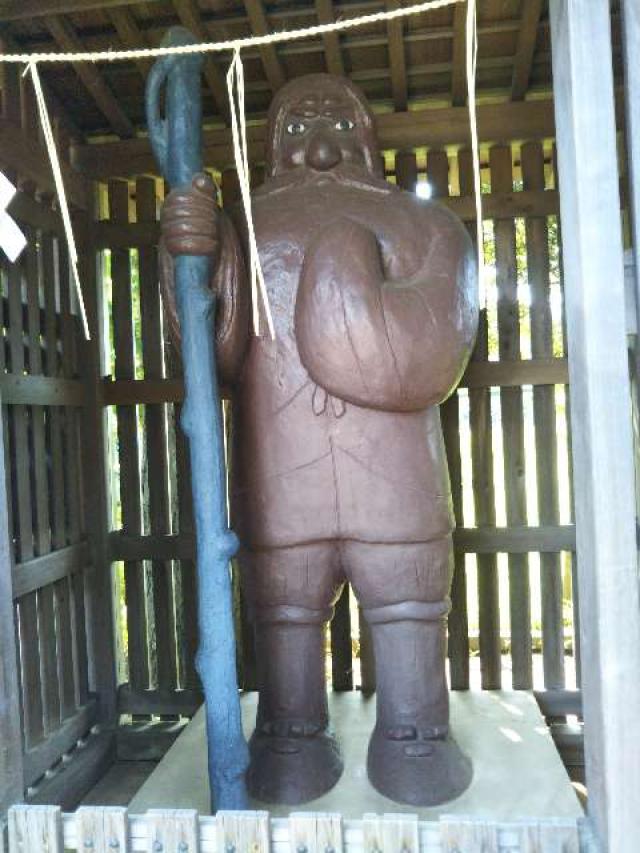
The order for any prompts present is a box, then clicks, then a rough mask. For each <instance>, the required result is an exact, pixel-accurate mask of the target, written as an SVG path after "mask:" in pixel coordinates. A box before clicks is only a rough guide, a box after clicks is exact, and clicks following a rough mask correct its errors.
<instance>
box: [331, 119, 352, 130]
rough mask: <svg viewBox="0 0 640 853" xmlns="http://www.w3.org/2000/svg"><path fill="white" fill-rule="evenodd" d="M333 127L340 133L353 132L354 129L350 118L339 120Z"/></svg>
mask: <svg viewBox="0 0 640 853" xmlns="http://www.w3.org/2000/svg"><path fill="white" fill-rule="evenodd" d="M334 127H335V129H336V130H342V131H345V130H353V128H354V127H355V124H354V123H353V122H352V121H351V119H350V118H340V119H338V121H337V122H336V123H335V124H334Z"/></svg>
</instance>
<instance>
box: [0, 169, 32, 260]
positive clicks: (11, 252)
mask: <svg viewBox="0 0 640 853" xmlns="http://www.w3.org/2000/svg"><path fill="white" fill-rule="evenodd" d="M16 193H17V190H16V188H15V187H14V185H13V184H12V183H11V181H10V180H9V179H8V178H7V177H6V176H5V175H3V174H2V172H0V249H2V251H3V252H4V253H5V255H6V256H7V257H8V258H9V260H10V261H11V263H15V261H17V260H18V258H19V257H20V254H21V252H22V250H23V249H24V247H25V246H26V245H27V240H26V238H25V236H24V234H23V233H22V231H21V230H20V229H19V228H18V226H17V225H16V223H15V222H14V221H13V219H12V218H11V216H10V215H9V214H8V213H7V208H8V207H9V203H10V202H11V199H12V198H13V197H14V196H15V194H16Z"/></svg>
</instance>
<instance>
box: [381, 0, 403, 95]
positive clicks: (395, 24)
mask: <svg viewBox="0 0 640 853" xmlns="http://www.w3.org/2000/svg"><path fill="white" fill-rule="evenodd" d="M401 5H402V4H401V2H400V0H387V3H386V6H387V10H388V11H392V10H394V9H398V8H399V7H400V6H401ZM387 36H388V38H389V68H390V69H391V91H392V93H393V106H394V107H395V109H396V110H398V112H402V110H406V108H407V102H408V94H409V89H408V85H407V62H406V58H405V54H404V21H403V20H402V18H396V19H395V20H390V21H387Z"/></svg>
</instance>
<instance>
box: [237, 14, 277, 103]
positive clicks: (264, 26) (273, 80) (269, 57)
mask: <svg viewBox="0 0 640 853" xmlns="http://www.w3.org/2000/svg"><path fill="white" fill-rule="evenodd" d="M244 7H245V9H246V10H247V17H248V18H249V26H250V27H251V32H252V33H253V35H254V36H265V35H267V33H268V32H270V29H271V28H270V27H269V22H268V20H267V13H266V12H265V10H264V4H263V2H262V0H244ZM260 56H261V57H262V65H263V66H264V73H265V74H266V75H267V80H268V81H269V85H270V86H271V90H272V91H273V92H277V91H278V89H280V88H281V87H282V86H284V84H285V83H286V82H287V75H286V74H285V72H284V67H283V65H282V62H281V61H280V57H279V56H278V53H277V51H276V49H275V46H274V45H272V44H265V45H263V46H262V47H260Z"/></svg>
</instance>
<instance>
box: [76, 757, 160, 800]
mask: <svg viewBox="0 0 640 853" xmlns="http://www.w3.org/2000/svg"><path fill="white" fill-rule="evenodd" d="M156 766H157V762H156V761H116V762H115V764H113V765H112V766H111V767H110V768H109V770H107V772H106V773H105V775H104V776H103V777H102V779H100V781H99V782H98V783H97V785H94V787H93V788H92V789H91V790H90V791H89V792H88V793H87V795H86V796H85V798H84V799H83V800H82V802H81V804H80V805H83V806H128V805H129V803H130V802H131V800H132V799H133V797H134V796H135V795H136V793H137V791H138V789H139V788H140V787H141V786H142V785H143V783H144V782H145V781H146V780H147V778H148V777H149V776H150V775H151V773H153V771H154V770H155V768H156Z"/></svg>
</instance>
